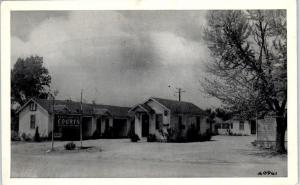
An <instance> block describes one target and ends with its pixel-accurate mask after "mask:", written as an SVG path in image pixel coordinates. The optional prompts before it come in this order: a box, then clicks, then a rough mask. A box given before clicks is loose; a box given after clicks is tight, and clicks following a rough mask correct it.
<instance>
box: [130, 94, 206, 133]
mask: <svg viewBox="0 0 300 185" xmlns="http://www.w3.org/2000/svg"><path fill="white" fill-rule="evenodd" d="M129 112H130V113H131V114H132V113H133V114H134V120H135V121H134V125H133V127H134V131H135V134H137V135H138V136H139V137H147V136H148V135H149V134H153V135H155V136H156V137H157V138H160V137H161V133H162V132H164V131H165V130H168V129H173V130H175V131H176V132H180V134H181V135H182V136H185V135H186V133H187V130H188V128H190V127H191V126H192V125H193V126H194V127H195V129H197V131H198V133H200V134H204V133H207V132H209V129H210V126H209V124H208V123H207V122H206V120H207V115H206V113H205V112H204V111H203V110H202V109H200V108H199V107H197V106H196V105H194V104H192V103H189V102H183V101H181V102H179V101H175V100H168V99H161V98H155V97H152V98H149V99H148V100H147V101H145V102H143V103H141V104H138V105H136V106H134V107H132V108H131V109H130V110H129Z"/></svg>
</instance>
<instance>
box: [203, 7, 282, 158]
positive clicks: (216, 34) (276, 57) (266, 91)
mask: <svg viewBox="0 0 300 185" xmlns="http://www.w3.org/2000/svg"><path fill="white" fill-rule="evenodd" d="M286 34H287V30H286V12H285V11H284V10H265V11H262V10H251V11H237V10H232V11H209V12H208V14H207V26H206V28H205V34H204V35H205V36H204V38H205V40H206V41H207V45H208V48H209V50H210V52H211V56H212V59H213V60H212V62H210V63H209V64H208V67H207V69H208V72H209V74H211V77H210V78H206V79H205V82H204V83H203V84H202V85H203V87H204V89H205V91H206V92H207V93H208V94H210V95H211V96H214V97H217V98H218V99H219V100H221V101H222V102H223V104H224V105H225V107H227V108H228V109H230V111H233V112H238V113H240V114H241V115H244V116H247V117H249V116H251V115H252V116H253V115H255V114H259V115H260V116H263V115H264V114H267V113H273V114H275V117H276V124H277V126H276V127H277V129H276V130H277V131H276V150H277V151H278V152H280V153H282V152H285V147H284V139H285V131H286V128H287V114H286V103H287V48H286V46H287V37H286V36H287V35H286Z"/></svg>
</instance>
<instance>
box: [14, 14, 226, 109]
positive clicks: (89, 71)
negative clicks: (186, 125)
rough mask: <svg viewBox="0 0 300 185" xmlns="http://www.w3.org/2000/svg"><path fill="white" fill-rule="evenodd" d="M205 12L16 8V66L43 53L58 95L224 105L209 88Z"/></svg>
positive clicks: (129, 102) (117, 101) (126, 103)
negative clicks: (204, 83)
mask: <svg viewBox="0 0 300 185" xmlns="http://www.w3.org/2000/svg"><path fill="white" fill-rule="evenodd" d="M205 15H206V12H205V11H183V10H180V11H176V10H164V11H157V10H155V11H151V10H146V11H108V10H106V11H26V12H20V11H15V12H12V14H11V66H12V67H13V65H14V63H15V62H16V60H17V58H19V57H21V58H26V57H28V56H30V55H39V56H42V57H43V59H44V65H45V67H46V68H48V70H49V73H50V75H51V76H52V83H51V87H52V88H53V89H57V90H58V91H59V93H58V95H57V99H72V100H75V101H78V100H79V99H80V91H81V89H83V99H84V101H86V102H92V101H95V102H96V103H99V104H110V105H119V106H133V105H135V104H138V103H142V102H143V101H145V100H146V99H147V98H149V97H160V98H167V99H174V100H176V99H178V94H176V93H175V91H176V88H182V89H183V90H184V91H185V92H184V93H182V101H189V102H193V103H194V104H196V105H198V106H199V107H200V108H203V109H204V108H209V107H212V108H214V107H218V106H219V105H220V104H219V102H218V101H217V100H216V99H214V98H209V97H208V96H207V95H206V94H205V93H203V89H202V87H201V83H200V82H201V81H202V80H203V78H204V77H205V76H206V75H207V74H206V73H205V65H206V64H207V63H208V62H209V61H210V60H211V58H210V56H209V51H208V49H207V47H206V44H205V42H204V41H203V40H202V33H203V26H204V25H205V23H206V20H205Z"/></svg>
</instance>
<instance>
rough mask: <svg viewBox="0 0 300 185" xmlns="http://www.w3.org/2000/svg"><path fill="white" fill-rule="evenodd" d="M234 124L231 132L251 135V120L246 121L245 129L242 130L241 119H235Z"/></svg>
mask: <svg viewBox="0 0 300 185" xmlns="http://www.w3.org/2000/svg"><path fill="white" fill-rule="evenodd" d="M232 124H233V125H232V126H233V128H232V129H231V132H232V133H233V134H241V135H251V126H250V122H249V121H244V130H240V121H239V120H233V121H232Z"/></svg>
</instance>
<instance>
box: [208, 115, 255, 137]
mask: <svg viewBox="0 0 300 185" xmlns="http://www.w3.org/2000/svg"><path fill="white" fill-rule="evenodd" d="M251 123H252V122H251V121H249V120H245V119H240V118H238V117H236V116H235V117H233V118H232V119H229V120H226V121H223V120H222V119H221V118H218V117H217V118H215V123H214V126H213V129H214V133H215V134H219V135H245V136H249V135H251V134H252V133H253V131H252V132H251ZM252 124H255V123H252ZM252 127H253V126H252ZM252 130H253V128H252Z"/></svg>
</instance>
